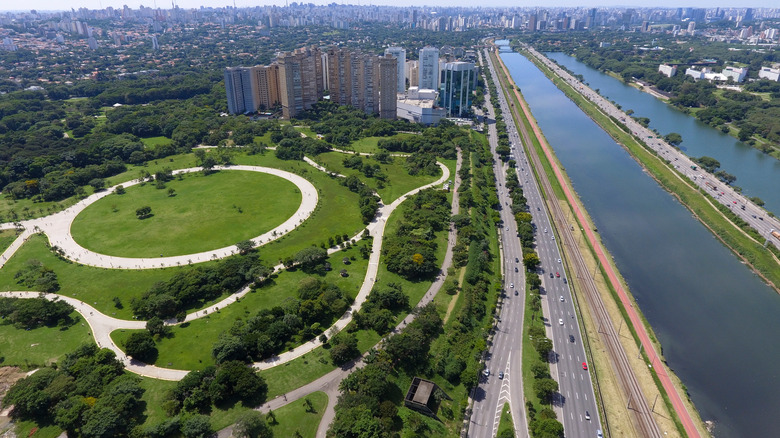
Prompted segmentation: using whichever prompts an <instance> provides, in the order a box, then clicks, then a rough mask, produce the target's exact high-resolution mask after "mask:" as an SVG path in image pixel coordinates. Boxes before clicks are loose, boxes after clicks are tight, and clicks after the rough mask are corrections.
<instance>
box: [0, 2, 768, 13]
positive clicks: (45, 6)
mask: <svg viewBox="0 0 780 438" xmlns="http://www.w3.org/2000/svg"><path fill="white" fill-rule="evenodd" d="M173 3H175V4H176V5H177V6H178V7H180V8H186V9H193V8H195V9H197V8H200V7H201V6H203V7H225V6H233V5H234V4H235V5H236V6H237V7H239V8H243V7H255V6H272V5H276V6H284V5H285V4H289V3H293V2H291V1H288V2H285V1H280V0H274V1H269V0H265V1H264V0H260V1H256V0H235V2H234V1H232V0H174V1H173ZM298 3H312V4H314V5H317V6H324V5H327V4H330V3H334V2H333V0H305V1H299V2H298ZM336 3H338V4H341V5H345V4H352V5H356V6H358V5H362V6H367V5H373V6H398V7H410V6H418V7H472V6H473V3H471V2H468V1H464V0H456V1H451V0H427V1H426V2H425V3H424V4H423V5H420V4H419V2H415V1H413V0H400V1H394V2H390V1H387V0H378V1H377V0H363V1H355V2H352V1H350V2H343V1H342V2H336ZM24 5H25V8H23V9H19V8H14V9H11V8H8V9H6V8H0V12H7V11H11V12H24V11H29V10H32V9H35V10H39V11H62V10H66V8H64V7H63V3H62V2H61V1H59V0H30V1H28V2H25V3H24ZM124 5H127V6H128V7H130V8H133V9H138V8H139V7H140V6H145V7H152V8H155V7H156V8H162V9H169V8H170V6H171V3H170V2H168V0H159V1H157V0H151V1H149V0H76V1H73V2H71V3H69V4H68V8H67V9H70V8H73V9H78V8H87V9H104V8H107V7H113V8H115V9H121V8H122V7H123V6H124ZM480 6H481V7H497V8H509V7H539V8H556V7H634V8H647V7H650V8H652V7H659V8H677V7H699V8H715V7H725V8H745V7H752V8H777V7H778V6H777V3H776V1H775V0H752V1H751V2H750V4H739V2H735V1H734V0H713V1H708V0H689V1H688V2H686V3H685V4H682V5H681V4H680V2H679V1H676V0H656V1H655V2H654V3H653V4H650V5H648V4H647V2H643V1H641V0H595V1H588V0H551V1H546V2H541V1H539V0H536V1H535V2H527V3H525V4H518V3H517V2H514V1H512V0H491V1H489V2H486V3H484V4H481V5H480Z"/></svg>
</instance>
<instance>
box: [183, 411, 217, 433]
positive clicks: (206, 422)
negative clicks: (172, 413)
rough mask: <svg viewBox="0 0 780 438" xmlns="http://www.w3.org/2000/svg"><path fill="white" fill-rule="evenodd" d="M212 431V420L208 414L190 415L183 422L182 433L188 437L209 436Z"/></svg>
mask: <svg viewBox="0 0 780 438" xmlns="http://www.w3.org/2000/svg"><path fill="white" fill-rule="evenodd" d="M212 433H214V430H213V429H212V428H211V420H210V419H209V417H208V416H206V415H200V414H194V415H190V416H188V417H186V418H185V419H184V421H182V422H181V434H182V435H184V436H185V437H186V438H207V437H209V436H211V434H212Z"/></svg>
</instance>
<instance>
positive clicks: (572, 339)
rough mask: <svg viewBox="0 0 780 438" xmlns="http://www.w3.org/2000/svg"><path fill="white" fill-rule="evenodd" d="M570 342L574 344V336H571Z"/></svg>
mask: <svg viewBox="0 0 780 438" xmlns="http://www.w3.org/2000/svg"><path fill="white" fill-rule="evenodd" d="M569 342H571V343H572V344H573V343H574V335H569Z"/></svg>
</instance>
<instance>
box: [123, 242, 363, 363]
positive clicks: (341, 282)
mask: <svg viewBox="0 0 780 438" xmlns="http://www.w3.org/2000/svg"><path fill="white" fill-rule="evenodd" d="M350 255H355V256H356V259H355V261H353V262H352V263H351V264H350V265H344V264H343V263H342V262H341V260H342V258H343V257H345V256H350ZM330 263H331V264H332V265H333V270H332V271H330V272H328V273H327V275H325V276H324V277H321V278H322V279H324V280H325V281H327V282H329V283H334V284H336V285H337V286H339V287H340V288H341V289H342V290H343V291H344V292H345V293H346V294H347V295H349V296H351V297H352V298H354V297H355V296H356V295H357V292H358V289H359V288H360V285H361V283H362V282H363V278H364V277H365V272H366V267H367V265H368V261H367V260H363V259H361V258H359V256H358V252H357V250H355V249H352V250H350V251H346V252H342V251H340V252H338V253H336V254H334V255H333V256H332V257H331V259H330ZM341 269H346V270H347V272H349V274H350V275H349V277H341V276H340V275H339V271H340V270H341ZM308 276H309V274H306V273H304V272H303V271H300V270H296V271H284V272H281V273H280V274H279V275H277V276H276V277H275V278H274V279H273V281H272V282H271V283H270V284H267V285H266V286H264V287H263V288H261V289H258V290H257V291H255V292H252V293H249V294H247V295H246V296H244V298H242V299H241V300H240V301H239V302H238V303H233V304H231V305H230V306H227V307H225V308H223V309H220V310H219V311H217V312H214V313H212V314H210V315H207V316H206V317H204V318H200V319H197V320H195V321H192V322H190V323H186V324H182V325H178V326H175V327H174V328H173V330H172V332H173V337H169V338H164V339H161V340H159V341H158V342H157V349H158V351H159V356H158V358H157V361H156V362H155V364H157V365H158V366H162V367H167V368H175V369H182V370H199V369H203V368H205V367H206V366H208V365H213V364H214V358H213V357H212V356H211V347H212V346H213V345H214V343H216V342H217V339H219V336H220V335H221V334H222V333H223V332H225V331H227V330H229V329H230V327H232V326H233V324H234V323H235V322H236V321H238V320H241V319H245V318H249V317H251V316H253V315H254V314H256V313H257V311H258V310H260V309H270V308H272V307H276V306H281V305H282V304H283V303H284V301H285V300H287V299H289V298H296V297H297V293H296V291H297V288H298V283H299V282H300V281H301V279H303V278H305V277H308ZM339 316H340V315H339ZM133 331H134V330H117V331H114V332H112V333H111V337H112V339H114V341H115V342H116V343H117V345H120V346H123V345H124V342H125V340H126V339H127V337H128V336H130V334H131V333H132V332H133Z"/></svg>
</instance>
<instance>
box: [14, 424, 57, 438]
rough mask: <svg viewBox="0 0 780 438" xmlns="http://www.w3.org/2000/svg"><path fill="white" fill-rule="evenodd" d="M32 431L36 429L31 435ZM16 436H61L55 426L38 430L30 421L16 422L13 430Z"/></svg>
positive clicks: (48, 437)
mask: <svg viewBox="0 0 780 438" xmlns="http://www.w3.org/2000/svg"><path fill="white" fill-rule="evenodd" d="M33 429H37V430H36V431H35V434H34V435H32V433H33ZM14 431H15V432H16V436H18V437H29V436H31V435H32V436H34V437H35V438H57V437H59V436H60V435H61V434H62V429H60V428H59V427H57V426H45V427H41V428H38V425H37V424H35V423H33V422H32V421H18V422H16V428H15V429H14Z"/></svg>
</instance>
